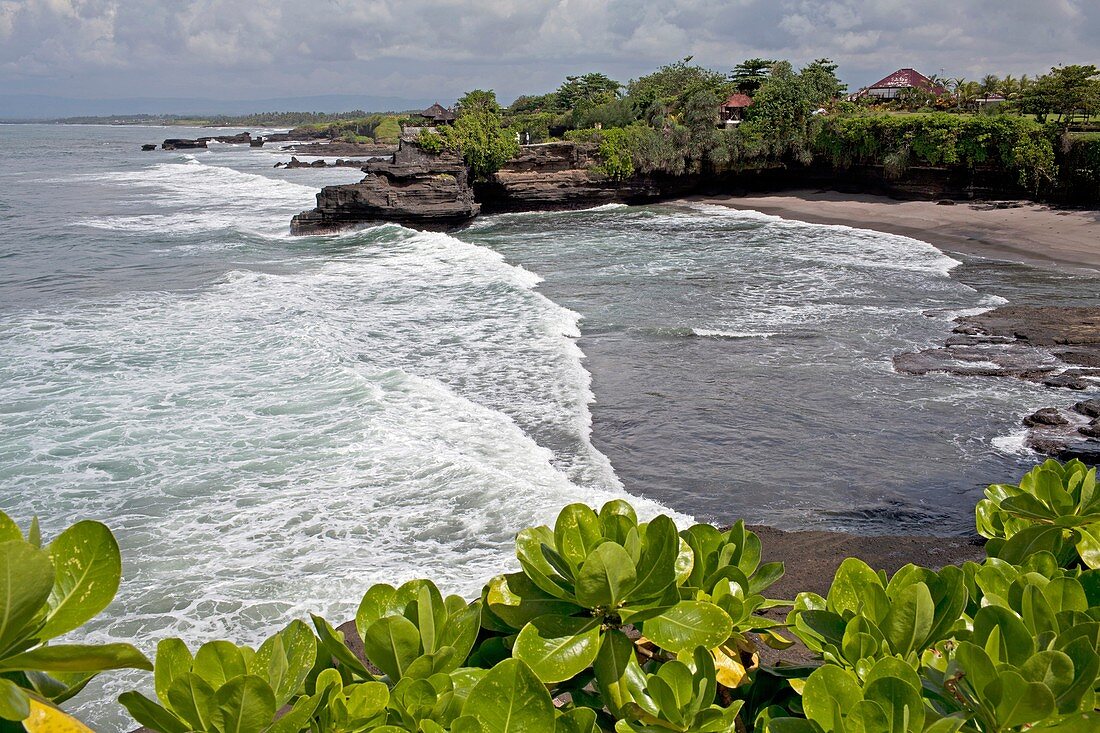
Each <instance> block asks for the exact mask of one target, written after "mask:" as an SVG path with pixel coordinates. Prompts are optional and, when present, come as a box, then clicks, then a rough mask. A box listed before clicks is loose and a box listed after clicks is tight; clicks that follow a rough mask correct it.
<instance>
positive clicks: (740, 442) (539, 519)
mask: <svg viewBox="0 0 1100 733" xmlns="http://www.w3.org/2000/svg"><path fill="white" fill-rule="evenodd" d="M234 132H235V130H234ZM200 134H211V133H210V131H208V130H206V131H203V130H184V129H180V128H171V129H161V128H112V127H57V126H0V497H2V498H0V507H2V508H3V510H4V511H6V512H8V513H10V514H11V515H13V516H14V517H16V518H17V519H18V520H19V521H21V522H23V523H25V522H27V521H29V519H30V517H31V516H32V515H36V514H37V515H39V516H40V517H41V518H42V520H43V524H44V526H45V528H46V530H47V533H50V532H54V531H57V530H58V529H60V528H62V527H64V526H66V525H67V524H69V523H71V522H73V521H75V520H76V519H78V518H85V517H88V518H96V519H100V520H103V521H105V522H107V523H108V524H109V525H110V526H111V527H112V529H113V530H114V531H115V533H116V535H117V536H118V538H119V542H120V544H121V545H122V548H123V553H124V561H125V568H124V574H125V578H124V582H123V588H122V590H121V592H120V594H119V597H118V599H117V600H116V602H115V603H114V604H113V605H112V606H111V607H110V608H109V609H108V612H107V613H106V614H105V615H104V616H103V618H101V619H99V620H97V621H96V622H94V623H93V624H92V625H91V627H90V628H89V629H88V630H87V631H86V632H83V636H84V637H85V638H88V639H92V640H98V641H106V640H115V639H126V640H135V639H136V640H137V643H138V644H139V646H141V647H143V648H144V649H146V650H152V648H153V647H154V646H155V643H156V641H157V640H158V639H160V638H163V637H165V636H169V635H180V636H182V637H184V638H185V639H187V640H188V641H189V642H192V643H197V642H200V641H202V640H205V639H209V638H213V637H217V636H224V637H231V638H234V639H236V640H238V641H241V642H256V641H257V640H259V639H262V638H263V637H264V636H265V635H266V634H268V633H270V632H271V631H272V630H273V629H275V628H276V627H278V626H279V625H281V624H283V623H285V621H286V619H287V618H288V617H291V616H301V615H303V614H304V613H305V612H306V611H307V610H312V611H317V612H321V613H324V614H326V615H328V616H329V617H330V618H332V619H334V620H339V619H342V618H344V617H347V616H348V615H349V614H350V613H351V611H352V610H353V609H354V607H355V605H356V603H357V602H358V600H359V598H360V596H361V594H362V592H363V590H364V589H365V588H366V587H367V586H369V585H370V584H371V583H374V582H379V581H388V582H396V581H400V580H404V579H407V578H409V577H413V576H415V575H421V574H426V575H430V576H433V577H435V578H437V579H439V580H440V581H441V585H443V586H445V587H446V588H447V589H448V590H451V591H456V592H461V593H465V594H475V593H477V592H478V590H479V588H480V584H481V582H483V581H484V580H485V579H486V578H488V577H489V576H490V575H492V574H494V573H496V572H499V571H500V570H502V569H505V568H508V567H511V566H512V562H513V561H512V560H511V558H510V554H511V538H512V535H513V534H514V532H515V531H516V530H518V529H519V528H521V527H524V526H527V525H531V524H538V523H544V522H547V521H550V520H551V519H552V518H553V516H554V515H555V514H556V512H557V510H558V509H559V508H560V507H561V506H562V505H564V504H566V503H569V502H572V501H587V502H590V503H600V502H602V501H605V500H606V499H608V498H610V497H613V496H627V497H631V498H632V500H633V501H635V503H636V504H638V505H639V506H640V507H641V508H642V510H643V512H644V513H646V514H652V513H654V512H657V511H671V512H674V513H676V516H677V517H678V518H679V519H681V520H685V521H686V520H687V519H688V518H689V517H692V516H694V517H698V518H700V519H711V520H716V521H731V520H733V519H735V518H737V517H738V516H745V517H747V518H749V519H750V520H752V521H758V522H770V523H772V524H776V525H778V526H784V527H816V528H838V529H855V530H861V531H870V532H932V531H934V532H938V533H948V534H955V533H962V532H966V531H967V530H968V527H969V526H970V523H971V521H972V520H971V518H970V517H971V511H972V506H973V502H974V500H975V498H976V497H977V496H978V495H979V494H980V489H981V486H982V485H983V484H984V483H988V482H989V481H991V480H995V479H998V480H999V479H1002V478H1009V477H1011V476H1012V475H1014V474H1015V473H1017V472H1018V471H1019V470H1020V469H1021V467H1023V466H1025V465H1026V464H1027V463H1028V461H1029V460H1031V459H1030V457H1029V456H1027V455H1025V454H1022V453H1020V448H1019V441H1018V435H1017V434H1016V433H1017V428H1016V426H1017V424H1018V421H1019V418H1020V416H1021V415H1022V414H1024V413H1026V412H1027V411H1029V410H1030V409H1033V408H1034V407H1037V406H1040V405H1045V404H1049V403H1050V400H1051V394H1050V392H1049V391H1048V390H1045V389H1042V388H1039V387H1035V386H1034V385H1025V384H1018V383H1015V382H1009V381H1000V380H963V379H956V378H952V377H928V378H914V377H906V376H902V375H898V374H896V373H894V372H893V370H892V368H891V367H890V357H891V356H892V355H893V354H894V353H897V352H898V351H900V350H906V349H909V348H914V347H920V346H927V345H931V344H932V343H934V342H935V341H936V340H937V339H939V338H942V336H943V334H944V333H945V332H946V331H947V330H948V329H949V324H950V319H951V318H952V317H954V316H955V315H957V314H959V313H962V312H971V311H975V310H980V309H983V308H987V307H991V306H993V305H996V304H998V303H1001V302H1004V301H1005V299H1012V300H1019V299H1026V298H1038V299H1045V300H1051V299H1056V298H1065V297H1075V296H1073V295H1072V294H1073V293H1086V292H1095V284H1096V282H1097V281H1096V280H1095V279H1094V278H1092V277H1090V276H1087V275H1052V274H1050V273H1046V272H1044V271H1040V270H1033V269H1030V268H1022V269H1021V268H1018V267H1014V266H1013V267H1009V266H1006V265H1003V264H999V263H989V262H980V261H968V262H965V263H962V264H960V262H961V260H960V259H958V258H953V257H949V256H947V255H944V254H941V253H940V252H938V251H936V250H935V249H933V248H932V247H930V246H929V245H926V244H923V243H920V242H916V241H914V240H911V239H906V238H904V237H894V236H889V235H881V234H876V233H872V232H867V231H862V230H855V229H849V228H843V227H820V226H811V225H804V224H798V223H792V222H784V221H782V220H777V219H774V218H772V217H765V216H762V215H758V214H753V213H751V212H748V213H737V212H732V211H729V210H725V209H720V208H716V207H707V206H676V205H662V206H651V207H643V208H636V209H627V208H622V207H610V208H604V209H599V210H592V211H587V212H575V213H562V214H525V215H514V216H499V217H489V218H486V219H483V220H480V221H478V222H476V223H475V224H474V225H473V226H472V227H470V228H467V229H465V230H462V231H460V232H457V233H454V234H450V235H449V234H442V233H421V232H416V231H413V230H410V229H405V228H402V227H398V226H392V225H387V226H378V227H372V228H367V229H364V230H360V231H356V232H349V233H345V234H341V235H333V236H325V237H309V238H291V237H290V236H289V234H288V224H289V220H290V217H291V215H293V214H294V213H297V212H298V211H300V210H302V209H305V208H309V207H310V206H311V205H312V201H313V196H314V194H315V193H316V191H317V190H318V189H319V188H320V186H322V185H324V184H326V183H339V182H348V181H352V180H356V179H357V178H358V177H359V174H358V172H356V171H348V170H342V169H335V170H310V169H295V170H289V171H288V170H283V169H274V168H273V167H272V166H273V165H274V163H275V162H276V161H278V160H285V159H286V158H288V157H289V156H288V155H287V154H285V153H282V152H280V151H278V150H271V149H267V148H265V149H249V148H243V147H233V146H224V145H216V144H214V145H212V146H211V149H210V150H208V151H196V152H194V153H192V154H182V153H179V152H163V151H157V152H154V153H142V152H140V151H139V150H138V147H139V145H140V144H141V143H144V142H155V141H159V140H160V139H162V138H165V137H169V136H171V137H189V136H197V135H200ZM1067 294H1068V295H1067ZM134 679H135V678H134V677H132V676H121V677H120V676H114V677H112V678H110V680H109V681H106V682H104V683H100V684H97V685H96V686H94V687H93V688H92V689H90V690H89V691H88V692H87V693H85V694H84V695H82V696H81V699H80V700H79V701H78V703H77V704H78V707H77V710H78V711H79V713H80V714H81V715H83V716H84V717H85V718H86V719H87V720H88V721H89V722H91V723H92V724H93V727H95V728H96V729H97V730H123V729H125V728H126V726H127V722H126V721H125V719H124V718H123V717H122V716H121V714H120V711H119V708H118V706H117V705H115V704H114V703H113V702H111V700H112V699H113V696H114V695H117V693H118V692H120V691H122V690H124V689H127V686H128V685H131V684H134V682H133V680H134Z"/></svg>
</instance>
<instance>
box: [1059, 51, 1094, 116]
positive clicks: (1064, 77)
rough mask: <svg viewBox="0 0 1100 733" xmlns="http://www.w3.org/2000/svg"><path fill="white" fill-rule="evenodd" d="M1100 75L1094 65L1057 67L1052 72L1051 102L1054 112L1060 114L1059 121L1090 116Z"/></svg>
mask: <svg viewBox="0 0 1100 733" xmlns="http://www.w3.org/2000/svg"><path fill="white" fill-rule="evenodd" d="M1098 74H1100V69H1097V68H1096V66H1095V65H1093V64H1088V65H1085V66H1083V65H1081V64H1071V65H1069V66H1055V67H1054V68H1053V69H1051V70H1050V74H1049V79H1050V81H1049V90H1050V94H1051V102H1052V103H1053V104H1052V106H1053V111H1055V112H1057V113H1058V119H1059V121H1061V120H1062V119H1063V118H1064V119H1065V120H1066V122H1069V121H1070V120H1072V119H1073V117H1074V115H1076V114H1078V113H1081V114H1084V115H1088V114H1089V107H1090V106H1091V105H1090V102H1091V97H1092V92H1093V88H1094V83H1095V78H1096V76H1097V75H1098Z"/></svg>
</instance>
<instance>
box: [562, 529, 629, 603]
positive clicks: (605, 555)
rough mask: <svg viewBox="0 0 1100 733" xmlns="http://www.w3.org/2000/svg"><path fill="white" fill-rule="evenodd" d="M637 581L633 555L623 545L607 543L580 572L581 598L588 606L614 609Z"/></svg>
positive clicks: (596, 551)
mask: <svg viewBox="0 0 1100 733" xmlns="http://www.w3.org/2000/svg"><path fill="white" fill-rule="evenodd" d="M636 581H637V575H636V573H635V569H634V561H633V560H631V558H630V555H628V554H627V552H626V550H624V549H623V548H622V547H621V546H620V545H617V544H615V543H614V542H605V543H603V544H602V545H600V546H599V547H597V548H596V549H595V550H593V551H592V552H591V553H590V554H589V555H588V557H587V558H585V561H584V564H583V565H582V566H581V569H580V572H579V573H578V574H577V601H578V602H579V603H580V604H581V605H582V606H584V607H585V608H614V607H616V606H618V605H619V604H620V603H622V602H623V600H625V599H626V597H627V594H628V593H630V591H631V590H633V588H634V584H635V582H636Z"/></svg>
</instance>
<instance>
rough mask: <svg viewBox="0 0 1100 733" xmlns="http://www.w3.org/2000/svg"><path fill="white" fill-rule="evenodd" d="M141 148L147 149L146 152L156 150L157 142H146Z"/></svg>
mask: <svg viewBox="0 0 1100 733" xmlns="http://www.w3.org/2000/svg"><path fill="white" fill-rule="evenodd" d="M141 149H142V150H144V151H146V152H148V151H150V150H156V149H157V144H156V143H146V144H145V145H142V146H141Z"/></svg>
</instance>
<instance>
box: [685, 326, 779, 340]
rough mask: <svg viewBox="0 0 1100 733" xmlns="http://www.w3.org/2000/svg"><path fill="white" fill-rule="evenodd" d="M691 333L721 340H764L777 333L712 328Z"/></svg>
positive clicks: (693, 330) (692, 330) (694, 330)
mask: <svg viewBox="0 0 1100 733" xmlns="http://www.w3.org/2000/svg"><path fill="white" fill-rule="evenodd" d="M691 332H692V333H693V334H694V335H696V336H701V337H704V338H723V339H752V338H760V339H766V338H771V337H772V336H776V335H778V332H777V331H723V330H720V329H712V328H693V329H691Z"/></svg>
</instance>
